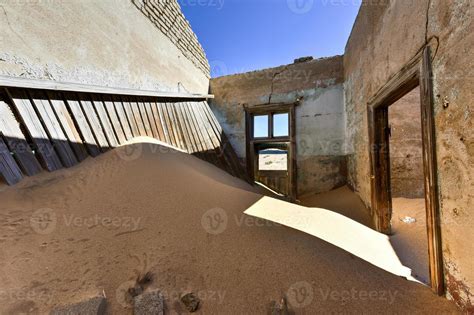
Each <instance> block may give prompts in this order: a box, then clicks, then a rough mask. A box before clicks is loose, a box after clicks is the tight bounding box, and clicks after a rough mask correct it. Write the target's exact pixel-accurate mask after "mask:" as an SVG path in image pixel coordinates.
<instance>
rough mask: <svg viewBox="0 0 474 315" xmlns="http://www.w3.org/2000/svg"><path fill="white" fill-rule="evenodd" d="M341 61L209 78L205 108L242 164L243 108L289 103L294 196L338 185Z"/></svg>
mask: <svg viewBox="0 0 474 315" xmlns="http://www.w3.org/2000/svg"><path fill="white" fill-rule="evenodd" d="M342 75H343V74H342V57H341V56H337V57H332V58H326V59H319V60H313V61H308V62H302V63H295V64H290V65H286V66H280V67H277V68H271V69H265V70H261V71H254V72H249V73H243V74H238V75H231V76H225V77H220V78H216V79H212V80H211V84H210V85H211V93H212V94H214V96H215V99H214V100H212V101H211V103H210V106H211V109H212V110H213V112H214V113H215V115H216V117H217V118H218V120H219V123H220V124H221V125H222V127H223V128H224V131H225V133H226V135H227V136H228V137H229V139H230V142H231V143H232V146H233V147H234V149H235V150H236V152H237V154H238V156H239V158H240V159H241V160H242V163H244V162H243V161H244V160H245V115H244V109H243V104H248V105H258V104H265V103H268V102H269V101H271V103H291V102H294V101H295V100H296V99H297V98H298V97H300V96H303V100H302V102H301V104H300V105H299V106H297V107H296V118H295V119H296V151H297V169H298V175H297V176H298V181H297V182H298V194H299V195H301V194H305V193H309V192H323V191H328V190H331V189H333V188H335V187H339V186H341V185H344V184H345V182H346V177H345V168H346V166H345V152H344V145H343V144H344V107H343V103H344V102H343V83H342Z"/></svg>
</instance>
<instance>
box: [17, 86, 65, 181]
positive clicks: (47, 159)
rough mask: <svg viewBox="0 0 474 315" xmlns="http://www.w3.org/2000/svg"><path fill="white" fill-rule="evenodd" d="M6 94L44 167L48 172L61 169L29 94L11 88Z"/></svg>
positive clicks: (59, 161)
mask: <svg viewBox="0 0 474 315" xmlns="http://www.w3.org/2000/svg"><path fill="white" fill-rule="evenodd" d="M8 95H9V96H10V98H11V99H12V101H13V104H14V106H15V108H16V110H17V112H18V114H19V116H20V119H21V121H22V123H23V125H24V126H25V129H26V131H27V132H28V134H29V136H30V138H31V141H32V143H33V146H34V149H35V151H36V153H37V156H38V157H39V159H40V162H42V164H43V166H44V168H45V169H47V170H48V171H50V172H52V171H56V170H59V169H61V168H62V167H63V166H62V164H61V160H60V159H59V157H58V155H57V154H56V151H55V150H54V148H53V145H52V144H51V142H50V140H49V137H48V134H47V133H46V131H45V130H44V127H43V125H42V124H41V121H40V119H39V117H38V115H37V114H36V111H35V109H34V105H33V104H32V103H31V101H30V98H29V96H28V95H27V94H26V92H25V91H24V90H12V94H10V91H8Z"/></svg>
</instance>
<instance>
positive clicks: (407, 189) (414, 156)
mask: <svg viewBox="0 0 474 315" xmlns="http://www.w3.org/2000/svg"><path fill="white" fill-rule="evenodd" d="M388 117H389V118H388V119H389V124H390V128H391V137H390V179H391V185H392V187H391V188H392V197H393V198H396V197H404V198H424V197H425V195H424V191H425V190H424V185H425V183H424V175H423V150H422V139H421V107H420V88H416V89H414V90H413V91H411V92H410V93H408V94H407V95H405V96H404V97H402V98H401V99H400V100H398V101H397V102H395V103H394V104H393V105H391V106H390V107H389V109H388Z"/></svg>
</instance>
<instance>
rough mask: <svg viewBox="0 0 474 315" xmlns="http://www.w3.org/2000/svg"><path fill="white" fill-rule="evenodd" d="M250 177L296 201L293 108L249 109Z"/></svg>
mask: <svg viewBox="0 0 474 315" xmlns="http://www.w3.org/2000/svg"><path fill="white" fill-rule="evenodd" d="M245 112H246V147H247V149H246V156H247V170H248V173H249V177H250V178H251V179H252V181H254V182H255V183H257V184H259V185H261V186H263V187H265V188H266V189H269V190H270V191H272V192H274V193H276V194H278V195H280V196H282V197H285V198H287V199H289V200H295V199H296V163H295V161H296V159H295V149H296V147H295V139H294V137H295V133H294V129H295V125H294V105H293V104H290V105H288V104H286V105H283V104H280V105H279V104H272V105H260V106H254V107H245Z"/></svg>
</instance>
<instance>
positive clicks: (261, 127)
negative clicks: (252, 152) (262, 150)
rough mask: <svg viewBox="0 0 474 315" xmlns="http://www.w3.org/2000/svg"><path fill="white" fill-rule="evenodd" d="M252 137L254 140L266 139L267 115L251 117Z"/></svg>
mask: <svg viewBox="0 0 474 315" xmlns="http://www.w3.org/2000/svg"><path fill="white" fill-rule="evenodd" d="M253 136H254V138H267V137H268V115H261V116H254V117H253Z"/></svg>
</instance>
